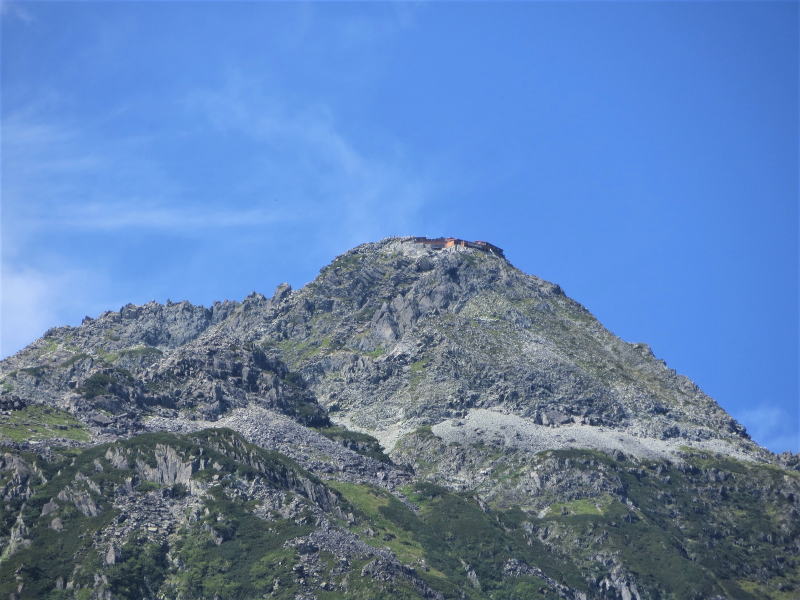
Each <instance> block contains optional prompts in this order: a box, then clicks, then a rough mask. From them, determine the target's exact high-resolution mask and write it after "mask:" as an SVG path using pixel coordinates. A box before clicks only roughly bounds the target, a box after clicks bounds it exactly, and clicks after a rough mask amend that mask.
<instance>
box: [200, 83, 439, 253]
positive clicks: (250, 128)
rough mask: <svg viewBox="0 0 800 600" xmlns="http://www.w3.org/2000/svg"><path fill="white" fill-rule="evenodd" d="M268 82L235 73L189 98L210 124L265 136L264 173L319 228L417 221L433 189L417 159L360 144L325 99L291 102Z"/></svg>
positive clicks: (370, 230)
mask: <svg viewBox="0 0 800 600" xmlns="http://www.w3.org/2000/svg"><path fill="white" fill-rule="evenodd" d="M265 89H266V86H265V85H263V84H260V83H259V82H257V81H253V80H247V79H246V78H244V77H241V76H237V77H234V78H232V79H231V81H230V82H229V84H228V85H227V86H226V87H224V88H221V89H217V90H213V91H197V92H194V93H192V94H189V95H188V96H187V99H186V105H187V107H188V108H189V109H191V110H193V111H196V112H197V113H198V114H200V115H201V116H202V117H204V119H205V122H206V124H207V126H211V127H212V128H214V129H216V130H217V131H219V132H223V133H226V134H234V135H238V136H242V137H244V138H248V139H251V140H254V141H256V142H258V143H260V144H261V145H262V150H261V154H262V164H263V165H264V167H265V170H266V171H267V173H266V174H272V175H274V176H275V177H276V179H277V180H278V181H280V182H281V183H282V185H281V188H282V189H286V190H291V191H292V192H293V193H294V197H293V201H294V202H295V203H296V204H298V205H299V206H297V208H298V209H299V210H302V211H303V213H304V216H305V218H306V219H308V218H309V217H311V218H314V219H315V220H316V221H317V226H318V227H323V228H326V227H329V226H330V224H331V223H330V215H331V214H336V215H338V216H339V217H340V220H339V222H338V223H337V225H338V227H337V231H336V232H334V233H335V235H338V236H341V235H343V236H344V237H345V238H346V239H345V240H343V241H344V242H345V243H347V244H354V243H360V242H363V241H364V240H367V239H373V238H376V237H381V236H384V235H389V234H391V233H398V232H406V231H409V229H411V228H413V225H414V222H415V220H416V217H417V215H418V213H419V210H420V209H421V208H422V207H423V206H424V204H425V203H426V202H427V200H428V199H429V197H430V196H431V192H432V184H431V181H430V180H429V178H427V177H426V176H425V175H424V174H421V173H420V169H419V167H418V166H416V165H411V164H409V161H408V160H407V158H406V157H405V156H403V154H402V152H400V151H398V150H397V149H396V148H394V149H393V150H392V151H387V154H388V155H381V156H376V155H370V154H367V153H365V152H363V151H361V150H359V148H358V147H357V145H356V143H355V142H354V140H353V139H352V138H351V137H349V136H347V135H346V134H345V133H344V132H343V131H342V130H341V128H340V127H339V126H338V125H337V123H336V120H335V118H334V115H333V114H332V112H331V111H330V110H329V109H328V108H327V107H326V106H323V105H316V106H305V107H300V108H296V107H292V108H291V109H290V108H288V107H287V106H286V104H285V103H282V102H281V101H279V100H278V99H276V98H275V97H274V96H272V95H270V94H268V93H266V92H265ZM266 174H262V176H265V175H266Z"/></svg>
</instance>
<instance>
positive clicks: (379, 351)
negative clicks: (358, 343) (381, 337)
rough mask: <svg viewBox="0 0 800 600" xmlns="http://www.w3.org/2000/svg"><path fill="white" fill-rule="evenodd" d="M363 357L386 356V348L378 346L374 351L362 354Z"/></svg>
mask: <svg viewBox="0 0 800 600" xmlns="http://www.w3.org/2000/svg"><path fill="white" fill-rule="evenodd" d="M362 354H364V356H368V357H370V358H378V357H379V356H383V355H384V354H386V348H384V347H383V346H378V347H377V348H375V350H370V351H369V352H363V353H362Z"/></svg>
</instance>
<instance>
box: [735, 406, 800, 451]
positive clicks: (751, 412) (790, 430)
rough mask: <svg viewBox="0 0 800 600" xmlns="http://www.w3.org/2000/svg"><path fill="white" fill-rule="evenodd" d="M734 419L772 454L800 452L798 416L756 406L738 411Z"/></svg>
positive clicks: (784, 411)
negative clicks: (788, 451) (787, 451)
mask: <svg viewBox="0 0 800 600" xmlns="http://www.w3.org/2000/svg"><path fill="white" fill-rule="evenodd" d="M736 418H737V419H739V421H741V422H742V423H743V424H744V425H745V427H747V431H748V433H750V436H751V437H752V438H753V439H754V440H755V441H756V442H758V443H759V444H761V445H763V446H766V447H767V448H769V449H770V450H772V451H773V452H783V451H784V450H790V451H792V452H800V414H798V412H797V411H795V413H794V414H789V412H788V411H787V410H786V409H784V408H782V407H778V406H763V405H762V406H758V407H754V408H750V409H747V410H743V411H740V412H738V413H737V414H736Z"/></svg>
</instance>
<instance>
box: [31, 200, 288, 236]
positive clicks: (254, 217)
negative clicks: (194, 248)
mask: <svg viewBox="0 0 800 600" xmlns="http://www.w3.org/2000/svg"><path fill="white" fill-rule="evenodd" d="M291 219H292V217H291V216H290V215H286V214H281V213H280V212H279V211H276V210H272V211H270V210H267V209H260V208H257V209H249V210H236V209H199V208H195V207H188V206H187V207H176V206H147V205H141V204H140V203H139V202H137V201H136V200H132V201H130V202H126V203H124V204H123V203H114V204H88V205H84V206H78V207H72V208H70V209H69V210H58V211H56V212H55V213H50V214H48V215H38V216H33V217H29V218H28V219H27V220H26V221H27V224H28V225H30V226H31V228H34V229H35V228H39V229H51V228H54V229H63V228H64V227H69V228H71V229H73V230H80V231H95V232H104V231H114V230H119V229H126V230H131V229H147V230H153V231H171V232H174V233H185V232H192V231H202V230H206V229H220V228H236V227H242V228H248V227H263V226H264V225H271V224H275V223H281V222H287V221H289V220H291Z"/></svg>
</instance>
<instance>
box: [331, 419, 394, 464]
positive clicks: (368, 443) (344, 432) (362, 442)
mask: <svg viewBox="0 0 800 600" xmlns="http://www.w3.org/2000/svg"><path fill="white" fill-rule="evenodd" d="M317 431H319V432H320V433H321V434H322V435H324V436H325V437H327V438H329V439H331V440H333V441H335V442H338V443H340V444H341V445H342V446H344V447H346V448H349V449H351V450H353V451H355V452H358V453H359V454H362V455H364V456H368V457H370V458H374V459H375V460H379V461H381V462H385V463H389V462H391V459H390V458H389V457H388V456H387V455H386V453H385V452H384V451H383V448H382V447H381V444H380V442H379V441H378V440H376V439H375V438H374V437H372V436H371V435H369V434H366V433H360V432H358V431H351V430H349V429H346V428H344V427H320V428H318V429H317Z"/></svg>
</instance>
